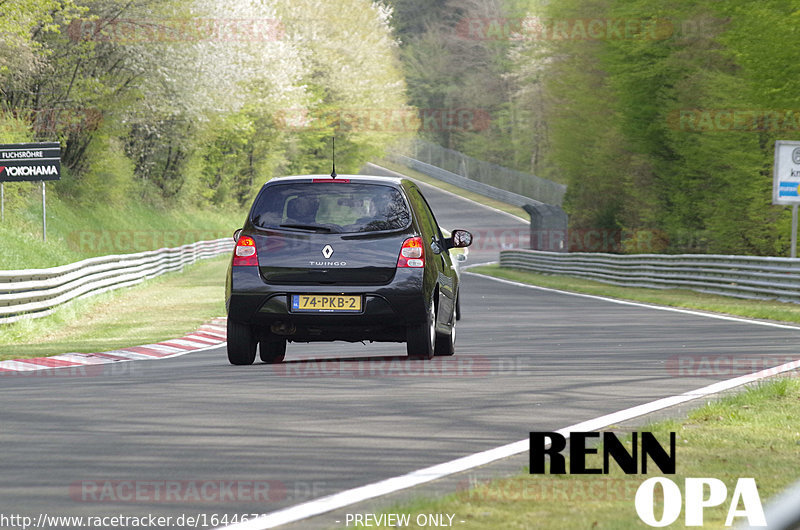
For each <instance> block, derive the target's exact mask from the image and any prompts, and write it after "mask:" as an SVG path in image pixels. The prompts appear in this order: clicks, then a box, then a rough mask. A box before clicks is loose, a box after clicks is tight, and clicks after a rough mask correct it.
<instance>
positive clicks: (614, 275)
mask: <svg viewBox="0 0 800 530" xmlns="http://www.w3.org/2000/svg"><path fill="white" fill-rule="evenodd" d="M500 265H501V266H502V267H509V268H516V269H523V270H528V271H533V272H541V273H550V274H565V275H568V276H580V277H584V278H589V279H592V280H596V281H599V282H605V283H611V284H615V285H625V286H629V287H649V288H655V289H675V288H682V289H691V290H693V291H699V292H705V293H713V294H721V295H725V296H733V297H737V298H752V299H777V300H779V301H786V302H795V303H797V302H800V259H792V258H776V257H758V256H721V255H701V254H677V255H660V254H631V255H618V254H594V253H587V252H579V253H578V252H576V253H568V254H563V253H559V252H542V251H536V250H504V251H501V252H500Z"/></svg>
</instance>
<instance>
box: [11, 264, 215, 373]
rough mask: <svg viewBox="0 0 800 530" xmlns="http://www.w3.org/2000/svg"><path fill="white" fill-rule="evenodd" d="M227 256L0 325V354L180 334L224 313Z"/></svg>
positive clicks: (102, 347)
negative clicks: (44, 315) (44, 314)
mask: <svg viewBox="0 0 800 530" xmlns="http://www.w3.org/2000/svg"><path fill="white" fill-rule="evenodd" d="M228 260H229V256H227V255H226V256H220V257H217V258H213V259H208V260H203V261H200V262H198V263H195V264H193V265H190V266H188V267H186V268H185V269H184V271H183V272H174V273H168V274H165V275H163V276H159V277H158V278H153V279H152V280H148V281H146V282H144V283H142V284H140V285H137V286H134V287H130V288H125V289H121V290H119V291H112V292H108V293H103V294H100V295H97V296H94V297H89V298H85V299H81V300H76V301H74V302H72V303H69V304H66V305H64V306H62V307H60V308H59V309H58V311H56V312H55V313H54V314H52V315H50V316H47V317H43V318H39V319H33V320H22V321H20V322H15V323H13V324H7V325H3V326H0V360H6V359H22V358H26V357H43V356H48V355H57V354H60V353H67V352H81V353H94V352H101V351H108V350H113V349H116V348H124V347H128V346H137V345H141V344H150V343H154V342H160V341H163V340H167V339H172V338H175V337H180V336H183V335H185V334H186V333H188V332H191V331H194V330H195V329H197V327H198V326H199V325H200V324H202V323H203V322H206V321H208V320H210V319H211V318H213V317H217V316H222V315H224V314H225V304H224V296H225V274H226V270H227V266H228Z"/></svg>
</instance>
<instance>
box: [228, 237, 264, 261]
mask: <svg viewBox="0 0 800 530" xmlns="http://www.w3.org/2000/svg"><path fill="white" fill-rule="evenodd" d="M233 265H234V266H248V265H249V266H254V265H258V254H256V241H255V239H253V238H252V237H250V236H240V237H239V240H238V241H237V242H236V248H235V249H234V251H233Z"/></svg>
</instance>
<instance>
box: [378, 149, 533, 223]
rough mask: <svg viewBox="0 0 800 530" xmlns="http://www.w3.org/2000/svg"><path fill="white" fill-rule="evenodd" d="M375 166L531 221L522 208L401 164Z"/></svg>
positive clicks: (389, 163) (392, 163)
mask: <svg viewBox="0 0 800 530" xmlns="http://www.w3.org/2000/svg"><path fill="white" fill-rule="evenodd" d="M377 165H379V166H382V167H385V168H386V169H391V170H392V171H396V172H398V173H402V174H403V175H408V176H409V177H411V178H413V179H414V180H418V181H420V182H424V183H425V184H429V185H431V186H434V187H437V188H439V189H443V190H445V191H449V192H451V193H455V194H456V195H458V196H460V197H464V198H465V199H470V200H471V201H475V202H477V203H480V204H485V205H486V206H491V207H492V208H496V209H498V210H500V211H503V212H506V213H510V214H511V215H514V216H517V217H519V218H520V219H522V220H523V221H530V220H531V216H530V215H528V213H527V212H526V211H525V210H523V209H522V208H519V207H517V206H513V205H511V204H508V203H505V202H501V201H497V200H495V199H491V198H489V197H485V196H483V195H480V194H478V193H473V192H471V191H467V190H465V189H464V188H459V187H458V186H453V185H452V184H448V183H447V182H444V181H441V180H438V179H435V178H433V177H429V176H428V175H425V174H424V173H420V172H419V171H415V170H413V169H410V168H407V167H406V166H404V165H402V164H395V163H394V162H389V161H388V160H380V161H378V162H377Z"/></svg>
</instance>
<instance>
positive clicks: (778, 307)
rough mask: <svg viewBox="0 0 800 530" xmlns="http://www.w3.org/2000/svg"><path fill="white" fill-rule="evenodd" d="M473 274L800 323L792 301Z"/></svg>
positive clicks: (495, 268) (499, 272)
mask: <svg viewBox="0 0 800 530" xmlns="http://www.w3.org/2000/svg"><path fill="white" fill-rule="evenodd" d="M469 271H470V272H475V273H478V274H485V275H487V276H493V277H496V278H504V279H506V280H513V281H516V282H520V283H526V284H529V285H537V286H540V287H549V288H552V289H560V290H563V291H572V292H576V293H586V294H593V295H597V296H606V297H609V298H619V299H622V300H634V301H637V302H645V303H650V304H659V305H665V306H672V307H682V308H686V309H697V310H701V311H712V312H715V313H724V314H728V315H735V316H742V317H749V318H758V319H764V320H776V321H783V322H794V323H800V304H792V303H788V302H775V301H766V300H743V299H739V298H731V297H727V296H719V295H714V294H706V293H697V292H695V291H689V290H686V289H663V290H662V289H647V288H643V287H622V286H617V285H612V284H607V283H602V282H596V281H592V280H585V279H583V278H574V277H571V276H560V275H551V274H538V273H533V272H528V271H522V270H518V269H508V268H502V267H500V266H499V265H482V266H480V267H472V268H470V269H469Z"/></svg>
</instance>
